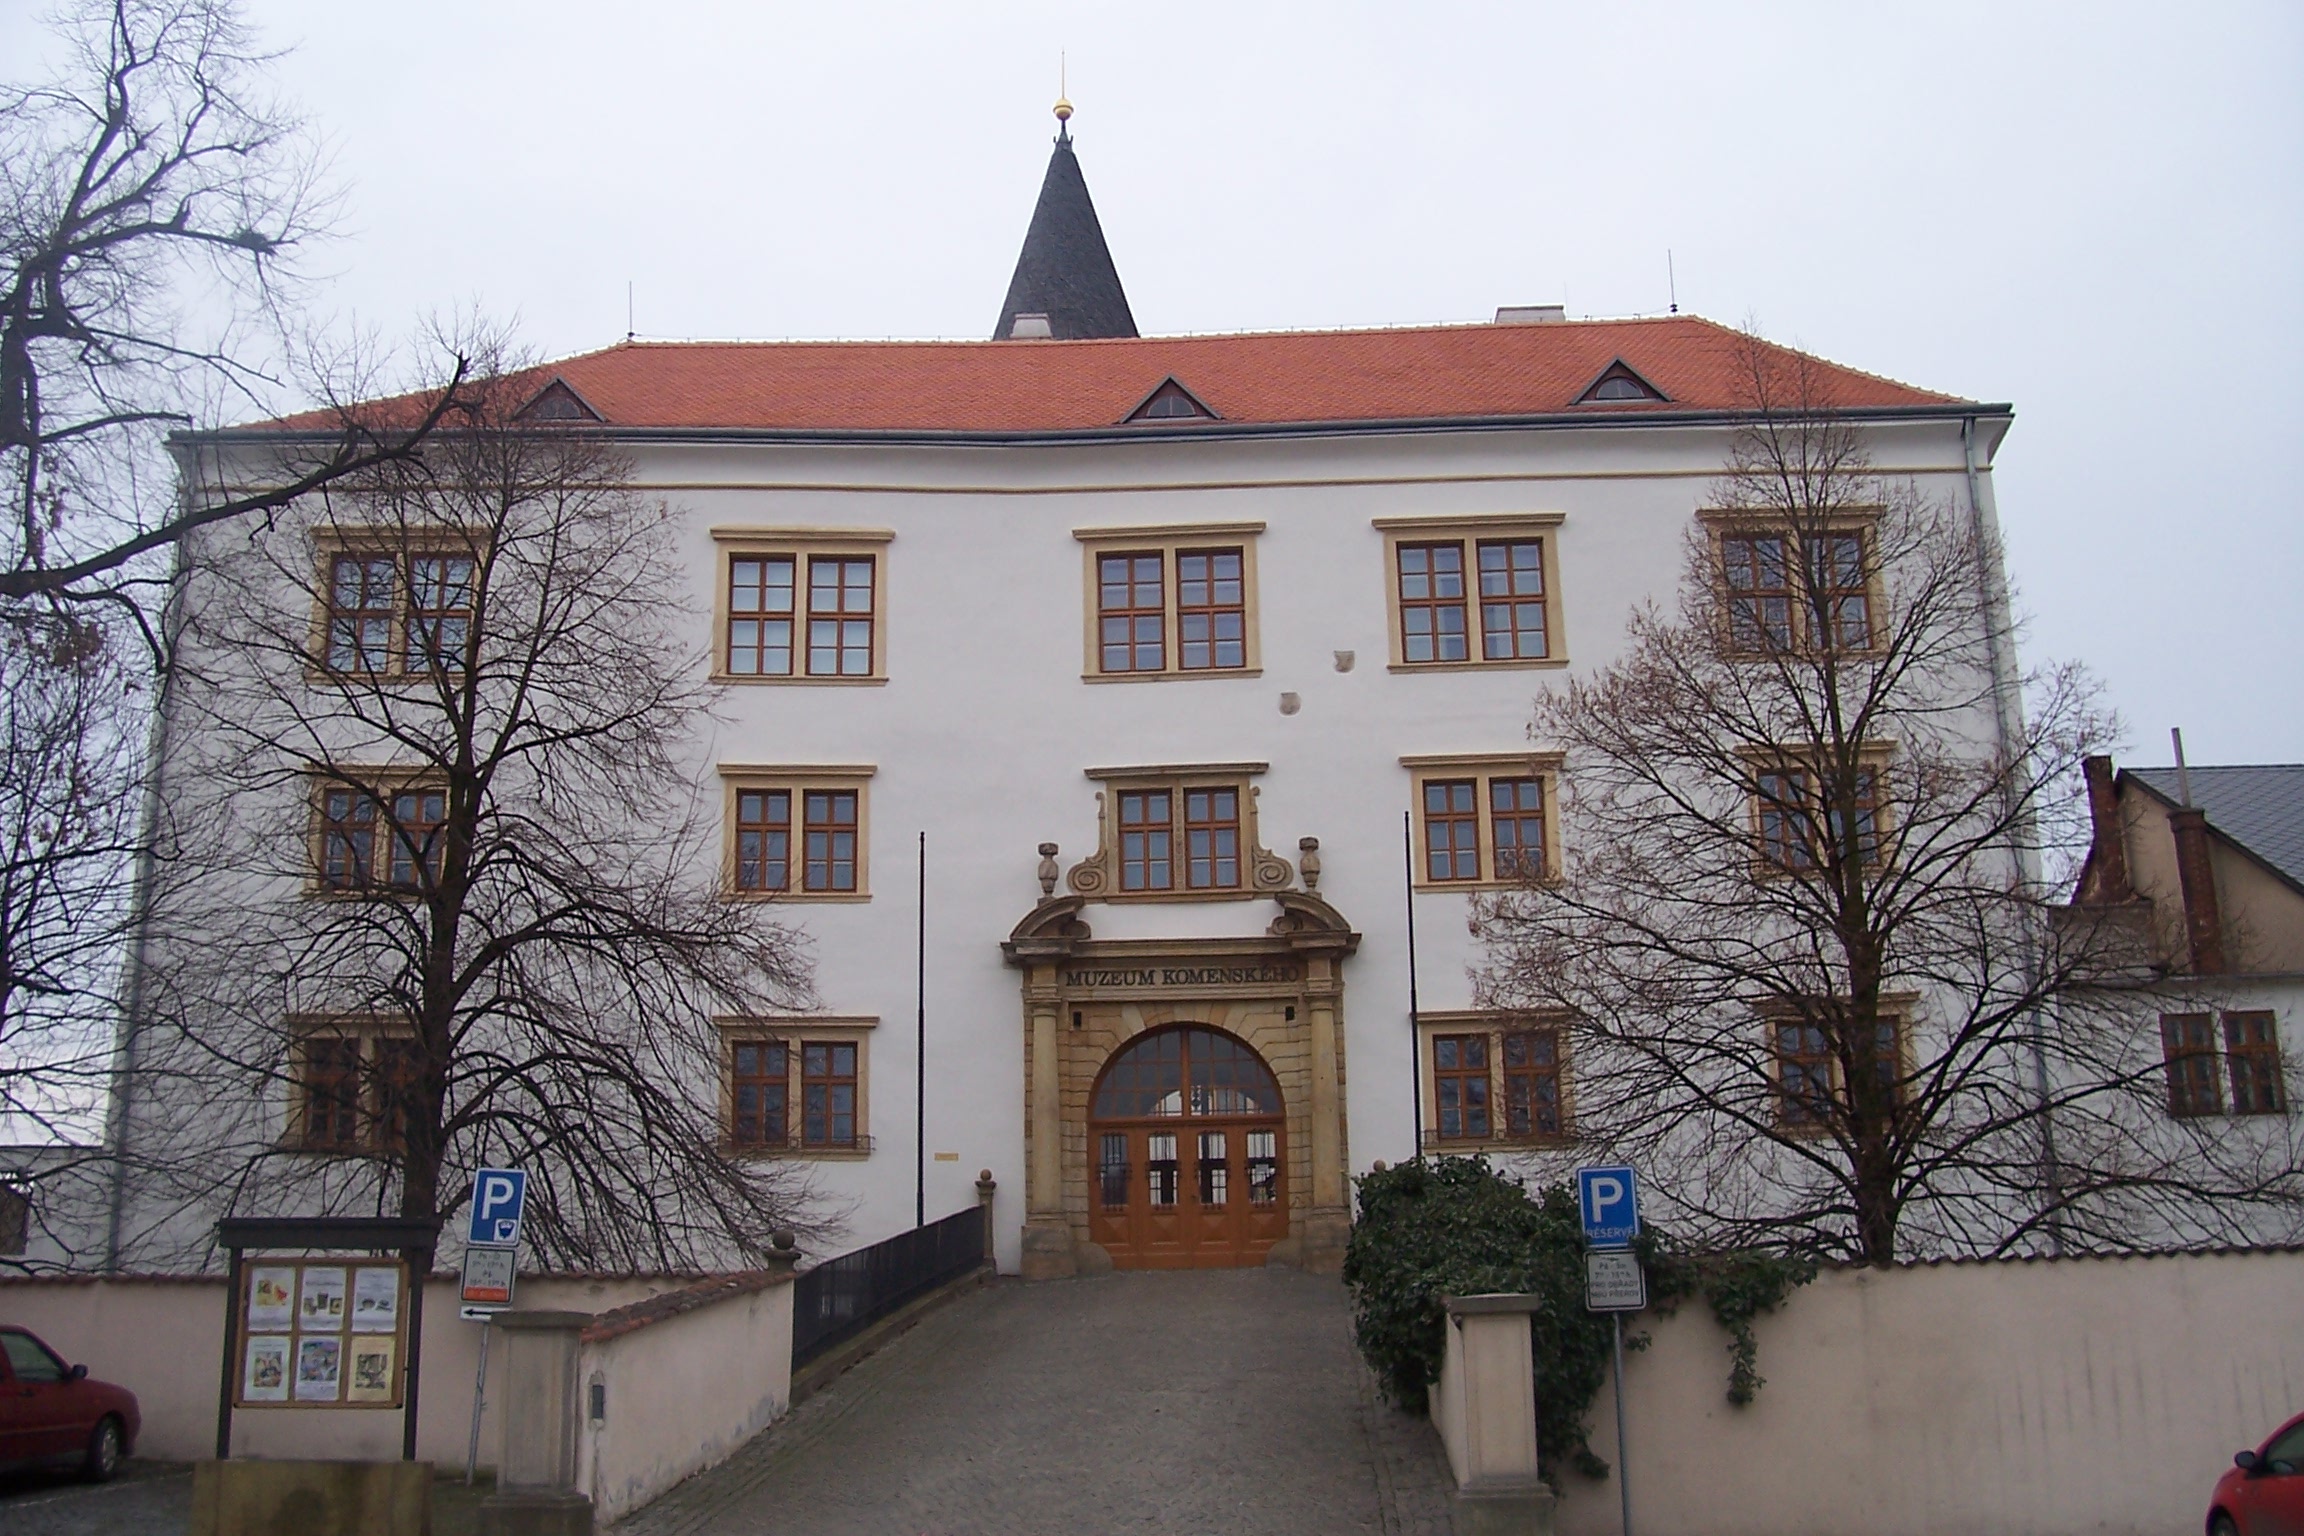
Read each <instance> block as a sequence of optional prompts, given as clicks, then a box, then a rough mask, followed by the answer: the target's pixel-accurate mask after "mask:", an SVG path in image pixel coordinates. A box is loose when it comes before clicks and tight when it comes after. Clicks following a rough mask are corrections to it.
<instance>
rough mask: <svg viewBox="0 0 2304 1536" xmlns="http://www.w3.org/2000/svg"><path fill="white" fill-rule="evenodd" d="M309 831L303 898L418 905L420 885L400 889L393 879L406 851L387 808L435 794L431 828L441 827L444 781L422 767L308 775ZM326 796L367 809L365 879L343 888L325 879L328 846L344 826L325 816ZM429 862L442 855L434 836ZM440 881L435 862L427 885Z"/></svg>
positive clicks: (349, 768)
mask: <svg viewBox="0 0 2304 1536" xmlns="http://www.w3.org/2000/svg"><path fill="white" fill-rule="evenodd" d="M306 777H307V779H308V780H309V791H308V804H309V807H310V810H309V815H310V830H309V832H308V833H307V834H306V859H305V876H304V893H305V894H306V895H307V896H316V897H323V898H327V899H330V900H338V901H343V900H360V899H372V898H376V897H388V898H391V899H395V900H402V901H408V900H421V899H423V896H424V889H423V887H422V885H420V884H402V883H399V882H397V881H395V880H394V879H393V875H394V872H395V871H396V869H397V868H398V864H399V859H400V857H401V855H403V854H405V853H407V852H409V851H410V850H409V849H408V848H407V846H406V844H405V843H404V841H403V840H402V838H401V836H400V829H399V826H398V824H397V822H396V821H395V820H394V815H393V810H392V807H393V804H394V802H395V801H396V800H397V798H398V797H399V796H401V795H405V794H437V795H439V796H441V797H442V804H441V814H442V818H443V819H442V820H441V821H440V822H436V823H433V824H432V825H433V826H434V827H435V828H438V827H441V826H445V825H446V816H447V813H448V806H447V803H446V796H447V793H448V785H447V782H446V780H445V779H444V778H443V777H442V776H441V775H440V774H439V773H437V772H436V771H434V770H431V769H424V768H363V767H360V766H357V765H347V766H345V767H342V768H337V769H334V770H332V771H329V772H314V773H311V774H308V775H307V776H306ZM332 795H347V796H352V797H356V798H357V799H358V800H363V801H365V803H366V804H367V805H368V806H369V807H370V813H369V816H368V818H367V820H366V821H365V822H364V823H355V824H356V825H364V826H365V827H366V829H367V837H368V842H369V846H368V853H367V878H366V879H365V880H361V881H357V882H352V883H343V882H339V881H335V880H332V879H330V878H329V873H328V856H329V845H330V843H331V842H332V841H333V840H334V839H335V838H336V837H337V836H338V834H339V829H340V828H341V827H342V826H343V825H344V823H342V822H339V821H337V820H335V819H332V818H331V817H330V815H329V801H330V797H331V796H332ZM429 852H430V854H431V857H432V858H433V859H434V860H439V859H443V858H445V857H446V854H447V844H446V840H445V838H444V837H435V838H434V839H433V840H432V841H431V843H430V844H429ZM439 878H440V868H439V865H438V864H437V863H435V865H434V868H433V880H434V882H435V883H437V881H438V880H439Z"/></svg>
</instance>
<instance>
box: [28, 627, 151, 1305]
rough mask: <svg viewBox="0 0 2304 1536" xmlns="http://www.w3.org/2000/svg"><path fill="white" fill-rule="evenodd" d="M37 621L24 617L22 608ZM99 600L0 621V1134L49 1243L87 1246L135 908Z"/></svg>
mask: <svg viewBox="0 0 2304 1536" xmlns="http://www.w3.org/2000/svg"><path fill="white" fill-rule="evenodd" d="M28 618H29V616H28ZM116 638H117V637H116V636H115V635H114V634H113V633H111V632H110V630H109V629H108V628H107V627H106V626H105V625H104V624H103V623H102V622H101V620H100V618H99V616H98V615H97V614H95V613H94V612H93V611H85V610H84V611H77V612H74V611H66V612H59V613H50V614H47V615H44V616H40V617H39V618H38V619H37V620H36V621H27V622H19V623H17V624H13V625H6V626H0V1143H11V1144H14V1145H16V1146H17V1147H18V1148H20V1149H23V1150H25V1151H27V1152H29V1151H31V1150H33V1149H38V1151H39V1155H38V1156H36V1157H33V1158H31V1159H30V1162H31V1166H28V1167H25V1168H23V1169H20V1170H18V1173H17V1176H16V1179H15V1182H16V1185H17V1188H16V1194H17V1195H18V1196H19V1197H21V1198H23V1199H25V1200H27V1201H28V1203H29V1205H30V1208H31V1221H32V1224H33V1225H34V1226H35V1227H37V1228H40V1229H42V1230H43V1231H44V1232H45V1234H46V1236H47V1237H48V1238H49V1239H51V1242H50V1243H48V1244H47V1245H45V1246H47V1247H49V1248H52V1249H54V1250H55V1252H56V1255H57V1257H59V1258H60V1259H62V1260H66V1261H69V1260H70V1259H71V1258H73V1257H74V1256H75V1254H76V1253H77V1252H78V1251H79V1250H80V1249H82V1248H84V1247H85V1246H87V1245H88V1243H89V1241H90V1239H89V1235H88V1233H87V1232H86V1231H85V1230H83V1228H82V1224H80V1223H78V1222H76V1221H75V1220H74V1219H73V1213H74V1211H75V1210H85V1209H95V1208H100V1202H98V1201H92V1200H90V1199H88V1198H87V1194H88V1190H87V1189H85V1188H84V1187H83V1186H88V1185H95V1186H100V1185H101V1178H100V1176H99V1175H100V1172H101V1168H100V1165H101V1163H102V1161H103V1154H102V1150H101V1148H100V1147H99V1146H97V1145H96V1143H97V1141H98V1134H97V1133H98V1130H99V1112H100V1106H101V1104H102V1102H103V1098H104V1089H105V1086H106V1082H107V1079H108V1075H109V1072H110V1066H111V1055H112V1042H113V1026H114V1021H115V1018H116V1013H115V1010H114V998H115V987H116V984H117V982H118V980H119V972H120V960H121V957H122V954H123V950H124V945H125V942H126V939H127V935H128V931H129V927H130V920H131V916H132V907H131V903H130V900H129V892H130V890H131V889H132V880H131V875H132V866H133V863H134V854H135V849H136V847H137V839H136V829H137V810H138V806H137V778H136V774H135V771H134V765H135V761H136V759H137V757H138V755H139V747H140V745H141V743H140V741H139V736H140V733H141V729H142V724H143V719H144V701H143V698H142V689H141V684H140V681H139V678H140V672H141V669H140V668H138V667H131V666H125V665H123V664H122V661H121V658H120V656H119V654H118V651H117V646H116Z"/></svg>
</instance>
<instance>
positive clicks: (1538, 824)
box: [1488, 778, 1545, 880]
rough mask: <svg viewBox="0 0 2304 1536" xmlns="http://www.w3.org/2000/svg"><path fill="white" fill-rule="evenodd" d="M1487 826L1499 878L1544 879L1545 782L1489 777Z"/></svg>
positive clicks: (1531, 779) (1532, 779) (1529, 779)
mask: <svg viewBox="0 0 2304 1536" xmlns="http://www.w3.org/2000/svg"><path fill="white" fill-rule="evenodd" d="M1488 827H1489V834H1490V838H1491V841H1492V843H1493V845H1494V848H1495V863H1496V878H1497V879H1499V880H1534V879H1541V878H1542V877H1543V875H1544V873H1545V863H1544V781H1543V780H1542V779H1534V778H1528V779H1490V780H1489V781H1488Z"/></svg>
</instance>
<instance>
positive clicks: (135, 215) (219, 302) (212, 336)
mask: <svg viewBox="0 0 2304 1536" xmlns="http://www.w3.org/2000/svg"><path fill="white" fill-rule="evenodd" d="M62 24H63V27H64V30H65V35H66V38H67V40H68V42H69V45H70V47H69V56H68V62H67V63H66V65H65V67H64V69H63V71H62V73H61V74H60V75H59V76H58V77H57V78H54V79H52V80H48V81H45V82H42V83H39V84H32V85H20V86H16V87H12V88H7V89H5V90H4V91H0V251H4V252H5V262H6V266H5V269H4V270H0V473H4V475H5V485H6V491H7V501H8V506H7V512H6V515H5V518H4V519H0V527H4V529H5V531H4V532H0V612H5V613H11V614H13V613H14V612H16V611H17V606H16V605H19V604H21V603H23V602H24V601H25V600H27V599H38V598H51V599H53V598H59V597H61V598H81V599H100V600H101V599H109V600H113V601H120V602H126V603H128V605H129V608H130V611H132V612H138V613H139V614H140V608H141V606H142V605H140V604H139V603H137V602H135V601H134V599H137V598H138V597H139V596H140V593H141V589H142V588H143V586H144V585H145V584H146V583H149V582H151V581H155V580H159V579H162V577H163V576H164V572H163V571H160V570H156V569H154V568H153V567H152V566H151V565H150V563H149V562H148V561H145V560H144V559H143V557H145V556H148V555H150V554H152V553H154V552H155V551H161V550H164V549H165V548H166V547H168V546H170V545H172V544H173V543H175V541H176V540H178V539H179V538H181V537H183V535H184V534H185V533H186V532H188V531H189V530H191V529H193V528H197V527H200V526H202V525H204V524H208V523H213V522H218V521H223V520H226V519H230V518H235V517H241V516H245V515H248V514H250V513H254V512H269V511H274V510H277V509H279V508H281V507H284V506H286V505H288V504H289V503H290V502H291V501H293V500H294V499H295V498H296V497H297V496H299V495H302V494H304V493H306V492H309V491H311V490H314V489H316V488H318V487H320V486H322V485H326V484H328V483H330V482H331V481H334V480H337V479H340V478H342V477H343V476H346V475H350V474H355V473H358V472H359V471H361V470H362V469H363V468H364V467H367V466H370V465H375V464H379V463H386V462H394V461H397V460H400V459H404V458H405V457H406V456H407V455H408V454H410V453H411V452H412V451H413V450H414V447H415V445H416V444H417V443H419V442H420V441H421V440H422V438H423V436H424V434H425V433H426V432H427V431H428V430H429V429H430V428H431V427H432V426H434V425H435V424H437V422H438V421H439V420H440V419H441V413H442V412H443V411H444V410H445V409H446V407H447V404H448V402H449V401H450V400H451V399H452V398H453V397H454V391H455V384H456V383H457V382H459V381H460V380H461V378H462V376H463V371H464V368H463V363H462V360H461V359H459V360H457V361H456V362H455V363H454V364H453V365H452V366H451V368H450V369H449V370H448V374H449V382H448V384H447V385H446V386H445V387H442V388H438V389H435V390H433V391H431V392H430V393H429V395H428V396H427V397H426V398H425V399H424V401H423V402H422V403H421V405H420V406H419V407H418V408H417V409H415V410H414V411H412V412H409V413H405V414H403V415H400V416H397V417H394V418H391V419H389V420H388V421H385V420H382V419H379V418H375V417H371V416H363V415H362V414H361V413H358V412H355V411H353V410H350V409H348V408H340V407H330V408H328V409H325V410H323V411H321V412H319V413H317V414H316V415H315V416H314V417H313V418H312V424H313V426H314V431H313V432H312V433H311V434H310V436H309V437H308V438H307V440H306V441H305V443H304V444H303V445H302V447H301V448H300V449H299V450H298V452H297V454H296V455H295V456H293V458H292V459H291V460H290V461H289V462H288V463H287V464H286V466H285V468H286V470H287V472H286V473H285V474H283V475H281V476H280V477H279V478H278V479H277V480H276V481H275V482H272V483H268V484H267V485H265V486H264V487H263V488H261V489H257V490H252V491H251V490H238V489H233V488H227V487H221V486H209V487H202V488H201V489H202V491H203V494H201V495H197V496H194V497H189V498H187V497H181V496H179V495H178V493H177V492H178V487H177V485H176V476H175V469H174V466H173V465H171V464H170V463H169V462H168V459H167V457H166V455H165V454H164V453H163V452H162V444H163V442H164V439H165V437H166V435H167V434H168V433H169V432H171V431H174V430H176V429H179V428H184V427H189V426H195V425H202V424H212V423H213V421H214V420H216V419H221V418H222V417H223V416H225V415H230V414H239V415H243V416H245V415H264V414H269V413H270V412H271V411H272V410H274V409H275V407H276V405H277V401H278V397H279V396H280V395H281V394H282V392H283V389H284V386H285V385H286V384H287V383H288V382H289V376H290V373H291V371H292V368H293V365H294V364H295V361H296V354H297V353H298V352H299V351H300V350H301V348H300V345H299V344H298V343H297V342H295V341H294V340H293V339H292V338H291V336H290V332H289V329H288V322H289V320H290V319H291V317H292V315H293V313H294V308H295V301H296V300H297V299H298V298H299V297H300V296H301V294H302V290H303V280H302V279H301V277H300V275H299V272H298V270H297V260H298V258H299V257H300V256H301V255H303V254H305V253H306V252H308V251H309V249H310V248H311V247H312V246H313V245H314V244H315V243H316V242H317V241H318V240H319V239H321V238H322V237H323V235H324V233H325V231H326V229H327V226H328V223H329V221H330V219H331V217H332V215H333V212H334V207H333V200H332V198H331V196H330V195H329V193H328V191H327V189H326V186H325V184H324V182H323V180H322V178H321V177H320V176H319V174H318V171H317V162H316V158H315V156H314V153H313V149H312V146H311V144H310V143H309V141H308V139H307V137H306V135H305V134H304V132H303V130H302V127H301V125H300V123H299V122H298V120H297V118H296V117H295V115H294V114H293V113H292V112H290V111H288V110H287V109H285V108H283V107H282V106H280V105H279V104H278V103H276V102H274V101H272V100H270V99H269V98H268V97H267V95H266V93H265V83H264V75H265V69H266V66H267V65H268V64H269V63H270V62H271V61H270V57H269V56H268V55H266V54H264V53H263V52H262V51H260V50H259V49H258V47H257V45H256V44H255V42H254V41H253V39H252V38H251V36H250V34H249V31H248V29H247V27H246V26H245V25H244V24H243V23H242V22H241V20H240V17H239V12H238V7H237V6H236V5H234V4H233V3H232V0H79V3H77V4H74V5H73V6H71V7H70V8H69V9H67V10H66V11H65V12H64V14H63V17H62ZM340 382H344V383H347V384H348V385H349V388H348V389H347V390H345V391H344V392H343V393H342V395H341V398H345V399H351V398H357V396H358V395H359V394H360V393H361V392H362V391H364V390H366V389H369V388H371V387H372V386H373V384H374V382H375V381H374V380H373V379H371V378H356V379H352V380H348V381H340ZM322 387H323V389H325V385H323V386H322Z"/></svg>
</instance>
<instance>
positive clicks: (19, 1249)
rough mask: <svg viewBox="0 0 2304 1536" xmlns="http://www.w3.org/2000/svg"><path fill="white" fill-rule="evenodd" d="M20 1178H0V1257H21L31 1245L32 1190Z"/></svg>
mask: <svg viewBox="0 0 2304 1536" xmlns="http://www.w3.org/2000/svg"><path fill="white" fill-rule="evenodd" d="M21 1178H22V1175H10V1176H8V1177H5V1178H0V1259H16V1258H22V1257H23V1256H24V1253H25V1251H26V1250H27V1249H29V1248H30V1247H31V1246H32V1190H31V1187H30V1186H29V1185H28V1184H26V1183H23V1182H20V1180H21Z"/></svg>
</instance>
